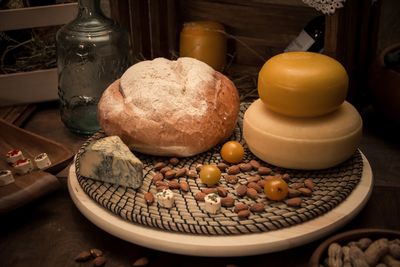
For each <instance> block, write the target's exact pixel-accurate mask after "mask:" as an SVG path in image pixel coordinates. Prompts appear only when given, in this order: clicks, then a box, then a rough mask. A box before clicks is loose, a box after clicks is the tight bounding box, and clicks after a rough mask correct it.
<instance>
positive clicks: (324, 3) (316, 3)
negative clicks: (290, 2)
mask: <svg viewBox="0 0 400 267" xmlns="http://www.w3.org/2000/svg"><path fill="white" fill-rule="evenodd" d="M344 2H346V0H303V3H305V4H307V5H309V6H310V7H313V8H315V9H316V10H318V11H321V12H322V13H324V14H333V13H335V11H336V9H337V8H341V7H343V6H344Z"/></svg>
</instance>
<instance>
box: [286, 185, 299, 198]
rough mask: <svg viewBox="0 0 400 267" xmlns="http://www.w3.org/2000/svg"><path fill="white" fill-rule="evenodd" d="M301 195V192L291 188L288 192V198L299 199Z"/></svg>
mask: <svg viewBox="0 0 400 267" xmlns="http://www.w3.org/2000/svg"><path fill="white" fill-rule="evenodd" d="M300 195H301V192H300V191H299V190H297V189H293V188H290V187H289V191H288V197H289V198H292V197H299V196H300Z"/></svg>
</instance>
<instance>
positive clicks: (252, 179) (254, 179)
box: [247, 175, 261, 183]
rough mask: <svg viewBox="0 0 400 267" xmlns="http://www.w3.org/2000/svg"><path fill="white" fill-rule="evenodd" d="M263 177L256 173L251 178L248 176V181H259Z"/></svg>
mask: <svg viewBox="0 0 400 267" xmlns="http://www.w3.org/2000/svg"><path fill="white" fill-rule="evenodd" d="M260 179H261V177H260V176H259V175H255V176H250V177H249V178H247V182H249V183H251V182H255V183H257V182H258V181H260Z"/></svg>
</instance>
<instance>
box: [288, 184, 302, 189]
mask: <svg viewBox="0 0 400 267" xmlns="http://www.w3.org/2000/svg"><path fill="white" fill-rule="evenodd" d="M289 187H290V188H293V189H299V188H301V187H304V184H303V183H293V184H291V185H289Z"/></svg>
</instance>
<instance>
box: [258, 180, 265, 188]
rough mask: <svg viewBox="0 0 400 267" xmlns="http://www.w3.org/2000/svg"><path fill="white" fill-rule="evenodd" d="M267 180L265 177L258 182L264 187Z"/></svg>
mask: <svg viewBox="0 0 400 267" xmlns="http://www.w3.org/2000/svg"><path fill="white" fill-rule="evenodd" d="M266 182H267V180H264V179H263V180H260V181H258V182H257V184H258V185H259V186H260V187H261V188H264V186H265V183H266Z"/></svg>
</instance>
